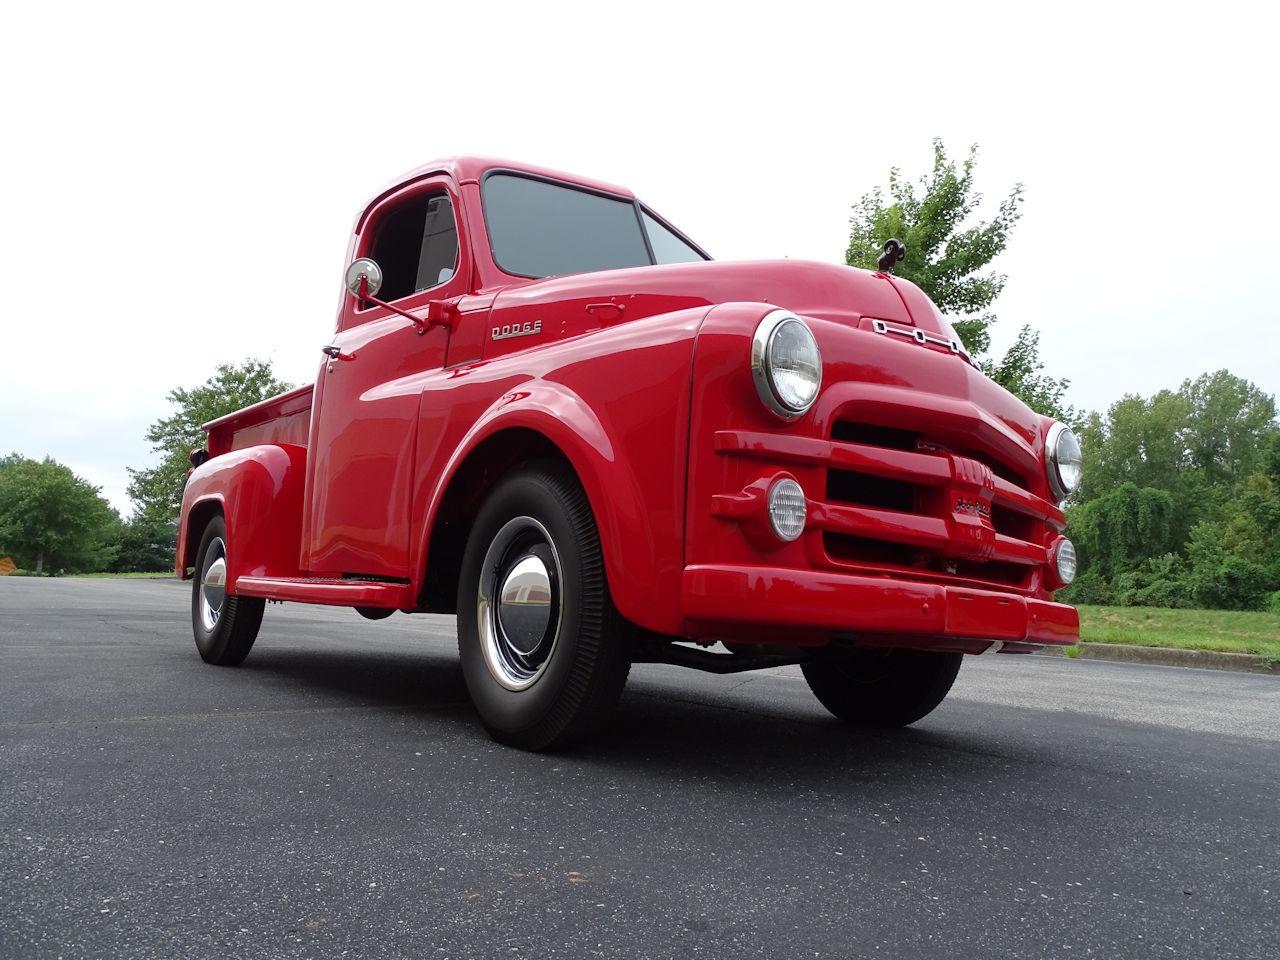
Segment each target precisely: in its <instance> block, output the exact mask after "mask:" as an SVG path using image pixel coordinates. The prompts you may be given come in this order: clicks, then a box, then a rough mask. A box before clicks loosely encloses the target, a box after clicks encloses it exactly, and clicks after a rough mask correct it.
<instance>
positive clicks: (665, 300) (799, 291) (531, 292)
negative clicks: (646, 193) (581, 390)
mask: <svg viewBox="0 0 1280 960" xmlns="http://www.w3.org/2000/svg"><path fill="white" fill-rule="evenodd" d="M899 282H901V281H895V280H893V279H891V278H890V277H889V276H887V275H886V274H883V273H872V272H870V271H867V270H859V269H856V268H854V267H842V266H836V265H834V264H830V263H816V262H812V261H804V260H760V261H733V262H729V261H706V262H702V263H679V264H670V265H667V266H656V267H635V268H630V269H626V270H603V271H600V272H597V273H583V274H574V275H572V276H566V277H551V278H548V279H546V280H535V281H533V282H531V283H528V284H525V285H522V286H519V287H511V288H507V289H506V290H503V291H502V293H500V294H499V295H498V299H497V301H496V303H495V304H494V308H495V310H501V309H502V308H504V307H517V306H524V307H529V306H535V305H550V304H554V303H562V302H564V301H566V300H579V299H586V300H591V301H610V300H611V301H613V302H615V303H620V304H622V305H623V306H624V307H625V319H627V320H637V319H640V318H643V317H647V316H652V315H654V314H657V313H665V312H668V311H671V310H681V309H686V308H689V307H697V306H709V305H711V304H715V303H727V302H731V301H752V302H762V303H772V304H775V305H777V306H779V307H785V308H786V309H788V310H792V311H794V312H795V313H799V314H801V315H803V316H809V317H818V318H821V319H823V320H832V321H835V322H838V323H848V324H852V325H856V324H857V323H858V321H859V320H860V319H861V318H862V317H874V318H876V319H880V320H889V321H892V322H894V323H901V324H906V325H911V326H918V327H921V328H922V329H924V330H925V331H926V332H929V333H936V334H939V335H942V336H952V335H953V334H952V333H951V331H950V327H949V326H947V325H946V322H945V321H944V320H943V319H942V318H941V317H940V316H939V315H938V313H937V311H935V310H927V311H924V310H921V311H917V312H920V313H921V314H922V316H919V317H916V316H913V312H912V311H911V310H908V308H907V305H906V303H904V301H903V297H902V296H901V295H900V294H899V292H898V289H897V287H896V286H895V284H896V283H899ZM921 296H923V295H921ZM925 303H928V301H927V299H925ZM930 306H932V305H930Z"/></svg>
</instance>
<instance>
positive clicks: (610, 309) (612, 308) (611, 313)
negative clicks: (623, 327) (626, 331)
mask: <svg viewBox="0 0 1280 960" xmlns="http://www.w3.org/2000/svg"><path fill="white" fill-rule="evenodd" d="M587 313H589V314H591V315H592V316H594V317H600V318H601V319H603V320H621V319H622V315H623V314H624V313H626V307H624V306H623V305H622V304H620V303H588V304H587Z"/></svg>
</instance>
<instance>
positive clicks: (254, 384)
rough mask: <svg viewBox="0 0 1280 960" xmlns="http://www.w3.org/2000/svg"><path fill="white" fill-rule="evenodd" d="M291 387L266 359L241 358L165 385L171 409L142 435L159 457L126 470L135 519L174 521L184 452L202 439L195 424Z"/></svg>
mask: <svg viewBox="0 0 1280 960" xmlns="http://www.w3.org/2000/svg"><path fill="white" fill-rule="evenodd" d="M291 389H292V385H291V384H288V383H285V382H284V381H282V380H277V379H276V376H275V373H274V371H273V370H272V368H271V363H270V361H266V360H246V361H244V362H243V363H240V364H225V363H224V364H220V365H219V366H218V368H217V370H216V371H214V374H213V376H211V377H210V378H209V379H208V380H206V381H205V382H204V383H203V384H201V385H200V386H198V387H194V388H193V389H190V390H186V389H183V388H182V387H175V388H174V389H172V390H170V391H169V395H168V400H169V402H170V403H171V404H173V405H174V407H175V408H176V409H175V410H174V412H173V413H172V414H170V415H169V416H167V417H161V418H160V419H159V420H156V421H155V422H154V423H152V424H151V426H150V428H149V429H148V430H147V440H149V441H150V442H151V445H152V449H153V450H155V452H156V453H159V454H160V455H161V457H162V459H161V461H160V463H159V464H157V465H156V466H154V467H147V468H145V469H141V470H134V469H132V468H131V469H130V470H129V475H130V477H131V478H132V479H131V481H130V483H129V496H130V498H132V500H133V502H134V504H135V519H139V518H141V519H145V520H146V521H147V522H148V523H151V524H156V523H168V524H175V523H176V522H177V519H178V511H179V509H180V507H181V506H182V488H183V486H184V485H185V484H186V479H187V470H188V469H189V467H190V465H191V464H190V461H189V459H188V458H189V457H190V455H191V451H192V450H193V449H195V448H197V447H203V446H204V442H205V435H204V431H203V430H201V429H200V424H202V423H208V422H209V421H210V420H216V419H217V418H218V417H221V416H225V415H226V414H228V413H233V412H234V411H236V410H239V409H241V408H243V407H247V406H250V405H251V404H255V403H258V402H259V401H262V400H266V399H268V398H269V397H274V396H276V395H277V394H280V393H284V392H285V391H287V390H291Z"/></svg>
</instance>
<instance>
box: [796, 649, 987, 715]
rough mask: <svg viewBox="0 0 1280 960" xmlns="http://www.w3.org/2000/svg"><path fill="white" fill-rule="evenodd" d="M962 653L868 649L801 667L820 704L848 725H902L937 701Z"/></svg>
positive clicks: (948, 686)
mask: <svg viewBox="0 0 1280 960" xmlns="http://www.w3.org/2000/svg"><path fill="white" fill-rule="evenodd" d="M963 656H964V654H962V653H933V652H930V651H926V650H897V649H894V650H888V649H886V650H867V651H860V652H858V653H857V654H855V655H854V657H853V658H851V659H848V660H845V659H841V660H814V661H812V662H810V663H806V664H804V665H803V666H802V667H801V668H800V669H801V670H802V671H803V672H804V678H805V680H807V681H808V683H809V689H810V690H812V691H813V694H814V696H816V697H817V698H818V700H819V701H820V702H821V703H822V705H823V706H824V707H826V708H827V709H828V710H830V711H831V712H832V713H833V714H835V716H837V717H839V718H840V719H841V720H844V721H846V722H848V723H856V724H859V725H860V726H868V727H905V726H906V725H907V724H909V723H915V722H916V721H917V720H919V719H920V718H921V717H924V716H925V715H927V714H928V713H930V712H931V711H932V710H933V709H934V707H936V706H937V705H938V704H940V703H941V702H942V701H943V700H944V699H945V698H946V696H947V693H948V692H949V691H950V690H951V684H952V683H954V682H955V679H956V674H957V673H958V672H959V671H960V661H961V659H962V658H963Z"/></svg>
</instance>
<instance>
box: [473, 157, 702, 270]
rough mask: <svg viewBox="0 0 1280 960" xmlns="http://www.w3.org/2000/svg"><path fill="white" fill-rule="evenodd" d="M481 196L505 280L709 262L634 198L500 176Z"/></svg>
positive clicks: (490, 177) (486, 182)
mask: <svg viewBox="0 0 1280 960" xmlns="http://www.w3.org/2000/svg"><path fill="white" fill-rule="evenodd" d="M483 193H484V214H485V221H486V223H487V225H488V228H489V243H490V246H491V248H492V251H493V259H494V262H495V263H496V264H497V265H498V268H499V269H501V270H502V271H503V272H504V273H509V274H511V275H513V276H518V277H535V278H540V277H552V276H561V275H564V274H572V273H591V272H594V271H596V270H616V269H620V268H624V267H645V266H651V265H653V264H661V263H685V262H689V261H694V260H707V259H710V258H709V257H707V256H706V255H705V254H703V253H702V252H701V251H699V250H698V249H697V248H696V247H694V246H693V245H692V244H691V243H689V242H688V241H686V240H685V239H684V238H682V237H680V236H679V235H678V234H677V233H676V232H675V231H674V230H672V229H671V228H670V227H668V226H666V225H665V224H664V223H662V222H661V221H659V220H658V219H657V218H656V217H655V216H654V215H652V214H651V213H650V212H649V211H647V210H644V209H643V208H642V207H641V206H640V205H639V204H638V203H637V202H635V201H634V200H629V199H625V198H621V197H612V196H608V195H605V194H601V193H595V192H592V191H590V190H586V189H583V188H578V187H573V186H570V185H568V184H561V183H553V182H550V181H547V180H539V179H535V178H533V177H529V176H524V175H520V174H514V173H505V172H493V173H490V174H488V175H487V176H486V177H485V179H484V185H483Z"/></svg>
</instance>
